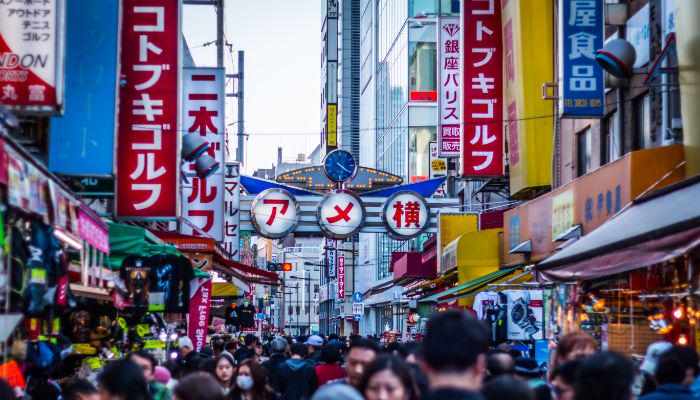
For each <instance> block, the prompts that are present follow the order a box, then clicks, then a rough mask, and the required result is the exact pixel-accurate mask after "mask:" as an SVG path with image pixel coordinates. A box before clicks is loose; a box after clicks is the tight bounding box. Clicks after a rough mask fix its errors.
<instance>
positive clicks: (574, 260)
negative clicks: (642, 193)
mask: <svg viewBox="0 0 700 400" xmlns="http://www.w3.org/2000/svg"><path fill="white" fill-rule="evenodd" d="M698 199H700V176H696V177H694V178H690V179H687V180H685V181H682V182H679V183H677V184H675V185H672V186H669V187H667V188H665V189H663V190H661V191H659V192H656V193H654V194H653V195H650V196H646V197H644V198H642V199H639V200H636V201H634V202H633V203H632V206H631V207H630V208H628V209H627V210H625V211H623V212H621V213H620V214H618V215H617V216H615V217H613V218H612V219H610V220H609V221H607V222H606V223H604V224H603V225H601V226H600V227H598V228H597V229H596V230H594V231H592V232H591V233H589V234H587V235H585V236H583V237H582V238H580V239H578V240H577V241H575V242H573V243H572V244H570V245H569V246H566V247H564V248H563V249H561V250H560V251H559V252H557V253H555V254H554V255H552V256H551V257H549V258H547V259H546V260H544V261H542V262H541V263H540V264H539V265H538V267H537V268H538V269H539V270H542V274H543V275H544V276H545V277H546V278H548V279H552V280H572V279H595V278H599V277H604V276H608V275H613V274H617V273H622V272H627V271H631V270H634V269H638V268H644V267H647V266H651V265H654V264H659V263H662V262H665V261H668V260H670V259H673V258H676V257H679V256H681V255H683V254H686V253H688V252H691V251H694V250H695V249H697V248H698V247H700V201H698Z"/></svg>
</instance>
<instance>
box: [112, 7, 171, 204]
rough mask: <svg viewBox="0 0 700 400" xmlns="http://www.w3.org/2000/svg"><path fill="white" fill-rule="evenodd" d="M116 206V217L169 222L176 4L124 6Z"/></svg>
mask: <svg viewBox="0 0 700 400" xmlns="http://www.w3.org/2000/svg"><path fill="white" fill-rule="evenodd" d="M122 4H123V6H124V9H123V28H122V44H123V45H122V48H121V81H122V83H123V85H121V86H122V87H121V88H120V90H119V132H118V137H117V151H118V152H119V153H118V154H119V155H118V157H117V185H116V189H117V201H116V210H115V214H116V215H118V216H120V217H175V216H177V214H178V213H177V211H178V210H177V196H178V154H177V143H178V133H177V127H178V115H177V113H178V112H177V110H178V70H179V63H178V42H179V40H180V27H179V22H178V20H179V18H178V15H179V12H180V10H179V2H177V1H157V0H124V1H123V2H122Z"/></svg>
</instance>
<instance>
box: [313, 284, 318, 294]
mask: <svg viewBox="0 0 700 400" xmlns="http://www.w3.org/2000/svg"><path fill="white" fill-rule="evenodd" d="M314 293H318V284H317V283H314Z"/></svg>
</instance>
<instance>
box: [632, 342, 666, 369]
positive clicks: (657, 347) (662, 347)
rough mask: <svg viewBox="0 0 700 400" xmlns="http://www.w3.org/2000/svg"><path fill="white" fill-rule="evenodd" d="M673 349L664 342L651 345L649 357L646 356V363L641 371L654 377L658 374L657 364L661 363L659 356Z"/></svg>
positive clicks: (648, 352)
mask: <svg viewBox="0 0 700 400" xmlns="http://www.w3.org/2000/svg"><path fill="white" fill-rule="evenodd" d="M671 347H673V345H672V344H671V343H669V342H664V341H658V342H654V343H652V344H650V345H649V347H647V355H646V356H644V361H643V362H642V365H641V366H640V367H639V369H640V370H642V371H644V372H646V373H648V374H651V375H654V373H655V372H656V364H658V363H659V356H660V355H661V354H662V353H663V352H665V351H666V350H668V349H670V348H671Z"/></svg>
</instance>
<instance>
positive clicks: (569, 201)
mask: <svg viewBox="0 0 700 400" xmlns="http://www.w3.org/2000/svg"><path fill="white" fill-rule="evenodd" d="M572 226H574V190H573V189H569V190H567V191H565V192H562V193H559V194H557V195H556V196H554V197H552V241H554V240H555V239H556V238H557V237H559V235H561V234H562V233H564V232H566V230H567V229H569V228H571V227H572Z"/></svg>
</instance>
